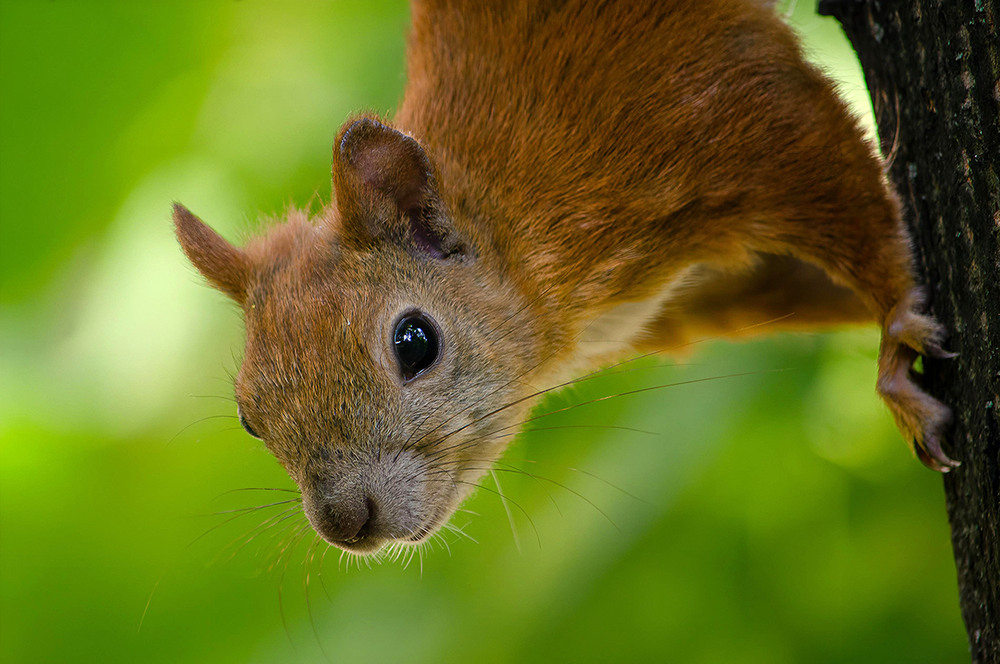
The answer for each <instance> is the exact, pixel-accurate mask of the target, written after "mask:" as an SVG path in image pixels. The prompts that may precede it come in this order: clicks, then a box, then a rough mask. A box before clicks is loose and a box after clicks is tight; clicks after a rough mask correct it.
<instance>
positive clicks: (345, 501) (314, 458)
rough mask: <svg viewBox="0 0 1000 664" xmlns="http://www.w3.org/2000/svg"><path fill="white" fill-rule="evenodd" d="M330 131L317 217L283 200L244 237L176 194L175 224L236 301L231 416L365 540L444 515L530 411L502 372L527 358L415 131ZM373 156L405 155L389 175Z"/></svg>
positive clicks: (417, 532)
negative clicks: (232, 240)
mask: <svg viewBox="0 0 1000 664" xmlns="http://www.w3.org/2000/svg"><path fill="white" fill-rule="evenodd" d="M355 132H359V133H360V134H361V135H353V134H354V133H355ZM338 145H339V150H340V155H339V158H338V156H335V167H334V168H335V176H334V179H335V183H337V202H336V206H331V207H330V208H327V209H326V210H324V211H323V213H322V215H321V217H322V219H321V221H320V222H319V223H318V224H313V223H311V222H310V221H309V220H308V219H306V217H305V215H304V214H301V213H293V214H291V215H290V216H289V218H288V219H287V220H286V222H285V223H284V224H282V225H279V226H277V227H275V228H274V229H272V230H271V232H270V233H269V234H267V235H266V236H264V237H261V238H257V239H255V240H253V241H251V243H250V244H249V245H248V246H247V247H246V248H243V249H239V248H236V247H233V246H232V245H229V244H228V243H227V242H226V241H225V240H223V239H222V238H221V237H220V236H218V235H217V234H215V233H214V231H212V230H211V229H209V228H208V227H207V226H206V225H205V224H203V223H202V222H201V221H200V220H198V219H197V218H196V217H194V216H193V215H192V214H191V213H190V212H188V211H187V210H186V209H184V208H182V207H180V206H177V207H176V208H175V223H176V226H177V233H178V237H179V238H180V240H181V244H182V246H183V248H184V250H185V252H186V253H187V254H188V256H189V258H190V259H191V260H192V262H193V263H194V264H195V266H196V267H197V268H198V269H199V270H200V271H201V272H202V274H204V275H205V276H206V277H207V278H208V279H209V281H210V282H212V283H213V284H214V285H215V286H216V287H218V288H220V289H221V290H223V291H224V292H226V293H228V294H229V295H230V296H231V297H233V298H234V299H235V300H236V301H237V302H239V303H240V304H241V306H242V307H243V311H244V316H245V320H246V335H247V338H246V351H245V355H244V360H243V363H242V366H241V367H240V370H239V373H238V375H237V377H236V384H235V391H236V400H237V404H238V409H239V416H240V422H241V424H243V426H244V428H246V429H247V431H248V432H249V433H250V434H251V435H254V436H256V437H258V438H260V439H261V440H263V441H264V442H265V443H266V445H267V447H268V449H269V450H270V451H271V452H272V453H273V454H274V455H275V457H276V458H277V459H278V460H279V462H281V464H282V465H283V466H284V467H285V469H286V470H287V471H288V473H289V475H290V476H291V477H292V478H293V479H294V480H295V481H296V483H297V484H298V486H299V488H300V491H301V494H302V502H303V508H304V512H305V514H306V516H307V517H308V518H309V521H310V522H311V524H312V525H313V527H314V528H315V529H316V531H317V532H318V533H320V534H321V535H322V536H323V537H324V538H325V539H326V540H327V541H329V542H331V543H332V544H335V545H337V546H340V547H341V548H344V549H347V550H350V551H354V552H357V553H368V552H373V551H375V550H378V549H379V548H381V547H382V546H383V545H384V544H386V543H388V542H390V541H409V542H418V541H421V540H422V539H424V538H426V537H428V536H429V535H430V534H432V533H433V532H435V531H436V530H437V529H438V528H439V527H440V526H441V525H442V524H443V523H444V522H445V521H447V519H448V518H449V517H450V516H451V514H452V512H453V511H454V510H455V508H456V507H457V506H458V504H459V503H460V502H461V501H462V500H463V499H464V498H465V497H466V496H467V495H468V493H469V492H470V491H471V489H472V488H473V486H474V485H475V482H476V481H477V480H478V478H479V477H480V476H481V475H482V474H483V473H484V472H485V471H486V470H487V469H488V468H489V466H490V465H491V464H492V463H493V462H494V461H495V460H496V459H497V458H498V457H499V455H500V453H501V452H502V451H503V448H504V447H505V445H506V441H508V440H509V439H510V437H509V434H510V433H512V432H513V423H515V422H518V421H519V419H520V416H521V415H522V414H523V412H524V408H523V407H522V406H521V403H520V402H519V399H520V398H521V397H522V393H523V391H524V390H525V386H524V383H523V382H520V381H517V380H513V381H512V380H511V376H523V375H524V374H525V373H528V372H530V371H531V369H532V368H533V366H534V364H537V362H538V359H537V357H536V356H537V353H536V352H533V351H532V341H531V339H530V337H531V331H532V327H531V325H530V324H528V322H527V321H528V319H529V316H528V314H527V312H526V311H525V309H526V308H525V307H523V306H520V307H519V306H516V304H515V303H516V302H517V299H516V298H514V297H512V293H511V292H510V291H509V290H508V289H507V288H505V286H504V285H503V284H502V283H497V279H496V277H493V276H490V274H489V273H488V272H487V270H485V269H484V268H483V267H482V266H481V265H480V263H479V262H478V261H477V260H476V259H475V258H474V256H473V252H472V249H471V247H470V245H469V243H468V242H467V241H466V240H465V239H464V238H461V237H459V235H458V233H457V232H456V231H455V230H454V224H453V223H452V221H451V220H450V219H449V218H448V216H447V213H446V212H445V210H444V204H443V203H442V202H441V199H440V196H439V193H438V191H437V187H436V184H435V183H434V181H433V176H432V174H431V168H430V165H429V162H428V161H427V158H426V156H425V155H424V153H423V151H422V149H420V147H419V146H418V145H417V144H416V142H414V141H413V140H412V139H410V138H408V137H406V136H404V135H403V134H400V133H398V132H396V131H395V130H392V129H390V128H388V127H386V126H384V125H382V124H380V123H377V122H374V121H372V120H367V119H364V120H359V121H356V122H354V123H351V124H349V126H348V127H347V128H346V129H345V130H344V132H343V133H342V136H341V139H340V140H339V141H338ZM372 151H374V152H375V153H376V154H370V152H372ZM410 157H412V158H413V160H415V161H416V162H417V163H407V159H408V158H410ZM380 159H386V160H392V163H395V164H399V163H402V164H403V166H402V167H401V168H398V169H397V171H396V172H395V173H389V174H388V175H387V174H386V169H385V168H384V165H383V164H381V163H374V162H378V161H379V160H380ZM366 168H370V169H373V170H371V172H365V171H364V169H366ZM338 169H339V170H340V172H339V173H338ZM521 313H523V314H524V315H519V314H521ZM496 321H503V323H501V324H499V325H498V324H497V322H496Z"/></svg>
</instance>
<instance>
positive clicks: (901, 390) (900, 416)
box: [878, 291, 959, 473]
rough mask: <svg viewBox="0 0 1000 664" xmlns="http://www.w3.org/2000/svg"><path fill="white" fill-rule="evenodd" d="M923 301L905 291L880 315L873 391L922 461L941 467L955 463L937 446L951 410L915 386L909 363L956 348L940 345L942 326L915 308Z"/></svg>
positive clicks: (942, 469)
mask: <svg viewBox="0 0 1000 664" xmlns="http://www.w3.org/2000/svg"><path fill="white" fill-rule="evenodd" d="M922 301H923V300H922V298H921V297H920V293H919V292H917V291H914V292H912V293H910V294H909V296H908V297H906V298H904V299H903V301H901V302H900V303H899V304H898V305H897V306H895V307H893V309H892V310H891V311H890V312H889V315H888V316H887V317H886V320H885V321H884V325H883V328H882V344H881V348H880V351H879V378H878V392H879V394H880V395H881V396H882V398H883V399H884V400H885V402H886V404H887V405H888V406H889V409H890V410H891V411H892V415H893V418H894V419H895V420H896V425H897V426H898V427H899V430H900V431H902V432H903V435H904V436H905V437H906V438H907V440H910V441H912V444H911V448H912V449H913V452H914V453H915V454H916V456H917V458H918V459H920V461H921V463H923V464H924V465H925V466H927V467H928V468H930V469H931V470H936V471H938V472H941V473H946V472H948V471H950V470H951V469H952V468H957V467H958V466H959V462H958V461H955V460H954V459H952V458H950V457H949V456H948V455H947V454H945V452H944V450H943V449H942V448H941V439H942V434H943V433H944V431H945V430H946V429H947V427H948V425H949V424H950V423H951V410H950V409H949V408H948V407H947V406H946V405H944V404H943V403H941V402H940V401H938V400H937V399H935V398H934V397H932V396H931V395H929V394H927V393H926V392H924V391H923V390H922V389H920V387H919V386H918V385H917V384H916V383H915V382H914V380H913V376H912V375H911V372H910V369H911V367H912V366H913V361H914V360H916V359H917V356H918V354H920V355H924V356H925V357H930V358H935V359H951V358H954V357H957V355H958V354H957V353H952V352H950V351H946V350H944V349H943V348H942V347H941V340H942V339H944V337H945V330H944V328H943V327H942V326H941V325H940V324H939V323H938V322H937V321H935V320H934V319H933V318H931V317H930V316H927V315H925V314H921V313H918V312H917V309H918V308H919V307H918V305H919V304H920V303H921V302H922Z"/></svg>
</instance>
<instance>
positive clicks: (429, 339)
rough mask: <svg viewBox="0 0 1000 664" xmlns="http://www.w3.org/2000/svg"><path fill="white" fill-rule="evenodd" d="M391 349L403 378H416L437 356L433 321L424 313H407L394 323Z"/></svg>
mask: <svg viewBox="0 0 1000 664" xmlns="http://www.w3.org/2000/svg"><path fill="white" fill-rule="evenodd" d="M392 342H393V343H392V345H393V350H395V352H396V360H397V361H398V362H399V369H400V372H401V373H402V374H403V378H404V379H406V380H410V379H412V378H416V377H417V376H418V375H419V374H421V373H423V372H424V371H426V370H427V369H428V367H430V366H431V365H432V364H434V361H435V360H436V359H437V357H438V335H437V330H436V329H435V327H434V323H432V322H431V320H430V318H428V317H427V316H425V315H424V314H419V313H415V314H407V315H405V316H403V317H402V318H400V319H399V322H398V323H396V330H395V332H393V335H392Z"/></svg>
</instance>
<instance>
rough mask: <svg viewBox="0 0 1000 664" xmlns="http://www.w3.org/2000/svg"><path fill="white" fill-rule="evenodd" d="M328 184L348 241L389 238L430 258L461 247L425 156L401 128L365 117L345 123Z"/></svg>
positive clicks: (429, 163) (420, 148) (455, 250)
mask: <svg viewBox="0 0 1000 664" xmlns="http://www.w3.org/2000/svg"><path fill="white" fill-rule="evenodd" d="M333 186H334V189H335V192H336V198H337V206H338V208H339V209H340V213H341V217H342V221H343V222H344V230H345V231H346V234H347V236H348V240H349V241H350V240H354V241H355V242H356V243H360V244H367V243H370V242H371V241H372V240H375V239H378V238H389V239H392V240H395V241H403V242H406V243H407V244H408V246H409V247H415V248H416V249H418V250H419V251H420V252H421V253H424V254H430V255H431V256H432V257H435V258H443V257H446V256H450V255H452V254H455V253H460V252H461V251H463V248H462V244H461V243H460V242H459V241H458V239H457V235H456V234H455V233H454V230H453V229H452V228H451V226H450V224H449V223H448V221H447V219H446V218H445V215H444V210H443V205H442V203H441V199H440V196H439V194H438V190H437V183H436V181H435V178H434V171H433V168H432V166H431V162H430V160H429V159H428V157H427V154H426V153H425V152H424V149H423V148H422V147H421V146H420V144H419V143H418V142H417V141H415V140H414V139H412V138H410V137H409V136H407V135H405V134H403V133H402V132H399V131H397V130H395V129H393V128H391V127H389V126H387V125H385V124H383V123H381V122H379V121H378V120H376V119H373V118H367V117H366V118H361V119H358V120H354V121H352V122H348V123H346V124H345V125H344V127H343V128H342V129H341V132H340V136H339V137H338V139H337V145H336V148H335V149H334V159H333ZM400 220H402V221H403V222H404V223H405V227H401V226H400V225H399V221H400Z"/></svg>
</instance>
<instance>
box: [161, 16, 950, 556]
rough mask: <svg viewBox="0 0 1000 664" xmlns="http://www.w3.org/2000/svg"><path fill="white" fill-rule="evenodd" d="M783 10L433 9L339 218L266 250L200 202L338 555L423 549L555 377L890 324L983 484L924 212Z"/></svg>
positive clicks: (267, 430)
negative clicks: (892, 176) (792, 335)
mask: <svg viewBox="0 0 1000 664" xmlns="http://www.w3.org/2000/svg"><path fill="white" fill-rule="evenodd" d="M767 4H768V3H764V2H753V1H751V0H745V1H743V2H733V1H730V0H698V1H694V0H673V1H671V2H658V1H654V0H650V1H648V2H627V3H613V2H600V1H583V0H564V1H555V2H538V3H536V2H527V1H518V2H495V1H492V0H491V1H488V2H477V3H465V2H457V1H446V0H419V1H416V2H414V3H413V8H412V20H413V28H412V32H411V34H410V42H409V49H408V54H407V58H408V65H407V87H406V91H405V94H404V97H403V100H402V102H401V104H400V107H399V109H398V112H397V114H396V116H395V118H394V120H393V121H392V122H391V123H390V122H388V121H386V120H383V119H380V118H377V117H375V116H372V115H361V116H358V117H355V118H352V119H350V120H348V121H347V122H346V123H345V124H344V125H343V127H342V128H341V130H340V132H339V135H338V137H337V139H336V142H335V145H334V155H333V185H334V190H335V200H334V202H333V203H332V204H330V205H329V206H327V207H325V208H324V209H323V210H322V211H321V212H320V213H319V215H318V216H317V218H316V219H309V218H307V216H306V215H305V214H304V213H292V214H290V215H289V217H288V219H287V220H285V222H284V223H283V224H281V225H278V226H276V227H274V228H273V229H271V230H270V231H269V232H268V233H267V234H266V235H264V236H262V237H258V238H255V239H253V240H252V241H251V242H250V243H249V244H248V245H247V246H246V247H244V248H237V247H234V246H233V245H231V244H229V243H228V242H227V241H225V240H224V239H222V238H221V237H220V236H218V235H217V234H216V233H215V232H214V231H212V230H211V229H210V228H209V227H208V226H206V225H205V224H204V223H202V222H201V221H200V220H199V219H197V218H196V217H195V216H194V215H193V214H191V213H190V212H189V211H187V210H186V209H185V208H183V207H181V206H175V212H174V220H175V224H176V229H177V234H178V238H179V240H180V243H181V246H182V248H183V249H184V251H185V253H186V254H187V256H188V257H189V259H190V260H191V261H192V263H193V264H194V265H195V266H196V267H197V268H198V270H199V271H200V272H201V273H202V274H203V275H204V276H205V277H206V278H207V279H208V280H209V281H210V282H211V283H212V284H213V285H214V286H216V287H217V288H219V289H221V290H222V291H224V292H226V293H227V294H229V295H230V296H231V297H233V298H234V299H235V300H236V301H237V302H239V303H240V305H241V306H242V307H243V310H244V314H245V319H246V329H247V345H246V354H245V358H244V361H243V364H242V366H241V368H240V371H239V374H238V376H237V379H236V386H235V387H236V396H237V402H238V404H239V410H240V418H241V421H242V422H243V424H244V426H245V427H246V428H247V430H248V431H250V432H251V433H253V434H255V435H258V436H259V437H261V438H262V439H263V440H264V441H265V442H266V443H267V445H268V448H269V449H270V450H271V451H272V452H273V453H274V454H275V456H276V457H277V458H278V460H279V461H280V462H281V463H282V464H283V465H284V466H285V468H286V469H287V470H288V472H289V474H290V475H291V476H292V478H293V479H294V480H295V481H296V482H297V483H298V485H299V488H300V490H301V492H302V498H303V507H304V511H305V513H306V515H307V516H308V517H309V519H310V521H311V523H312V525H313V526H314V527H315V528H316V530H317V531H318V532H319V533H320V534H321V535H322V536H323V537H324V538H326V539H327V540H328V541H329V542H331V543H333V544H335V545H337V546H340V547H342V548H344V549H347V550H350V551H355V552H358V553H368V552H372V551H376V550H378V549H379V548H380V547H381V546H383V545H384V544H386V543H388V542H391V541H404V542H417V541H421V540H422V539H424V538H426V537H427V536H429V535H430V534H431V533H432V532H434V531H435V530H436V529H437V528H439V527H440V526H441V525H442V524H443V523H444V522H445V521H447V519H448V518H449V517H450V516H451V514H452V513H453V511H454V510H455V509H456V508H457V506H458V505H459V503H460V502H461V501H462V500H463V499H464V498H465V497H466V496H467V495H468V493H469V492H470V490H471V488H472V487H473V486H474V485H475V482H476V481H477V480H478V478H479V477H480V476H481V475H482V474H483V473H484V472H485V471H486V470H487V469H488V468H489V466H490V464H492V463H493V461H495V460H496V459H497V458H498V457H499V455H500V454H501V453H502V452H503V450H504V448H505V447H506V444H507V441H509V440H510V434H511V433H513V432H514V431H516V429H517V427H518V426H519V423H521V422H522V420H523V418H524V417H525V415H526V412H527V409H528V408H529V407H530V405H531V398H532V396H533V395H534V394H535V393H536V391H537V386H539V385H542V386H546V387H547V386H552V385H556V384H558V383H559V381H560V380H562V379H563V378H564V377H565V376H567V375H572V374H573V373H574V372H575V373H579V372H582V371H585V370H587V369H588V368H594V367H595V366H597V365H599V364H600V363H601V362H607V361H610V360H613V359H615V358H620V357H621V356H622V355H623V354H626V353H628V352H636V351H637V350H638V351H651V350H658V349H661V350H665V351H669V350H671V349H676V348H677V347H678V346H680V345H682V344H684V343H686V342H687V341H689V340H691V339H693V338H696V337H698V336H701V335H705V334H711V335H716V336H739V335H742V334H746V333H748V331H750V330H752V328H753V326H754V325H759V324H761V323H764V322H766V321H774V320H777V322H776V323H775V324H773V325H768V326H767V329H768V330H772V329H775V328H778V329H781V328H798V327H815V326H818V325H826V324H833V323H842V322H861V321H874V322H875V323H877V324H878V325H880V326H881V329H882V342H881V347H880V357H879V379H878V386H877V387H878V390H879V393H880V394H881V395H882V397H883V398H884V399H885V401H886V403H887V404H888V405H889V407H890V410H891V411H892V413H893V415H894V417H895V419H896V422H897V424H898V425H899V427H900V429H901V431H902V432H903V434H904V436H905V437H906V438H907V440H908V441H912V442H913V449H914V450H915V451H916V453H917V455H918V456H919V458H920V459H921V460H922V461H923V462H924V463H925V464H926V465H928V466H930V467H932V468H935V469H937V470H947V469H949V468H951V467H952V466H954V465H956V464H955V462H954V461H952V460H951V459H950V458H948V456H947V455H946V454H945V453H944V452H943V451H942V449H941V445H940V441H941V437H942V433H943V431H944V429H945V427H946V425H947V423H948V418H949V410H948V408H947V407H946V406H944V405H943V404H941V403H940V402H938V401H936V400H935V399H933V398H932V397H930V396H929V395H927V394H926V393H924V392H923V391H921V390H920V389H919V388H918V387H917V386H916V385H915V384H914V383H913V381H912V378H911V376H910V369H911V366H912V363H913V361H914V360H915V359H916V357H917V356H918V354H920V353H923V354H927V355H931V356H935V357H945V356H947V355H948V354H947V353H946V352H945V351H944V350H942V348H941V341H942V338H943V330H942V329H941V327H940V326H939V325H938V324H937V323H936V322H935V321H934V320H933V319H932V318H930V317H929V316H927V315H925V314H924V313H922V312H921V310H920V309H921V307H922V305H923V302H922V298H921V297H920V291H919V289H918V288H917V287H916V282H915V279H914V274H913V266H912V256H911V253H910V248H909V238H908V235H907V231H906V229H905V227H904V225H903V223H902V220H901V214H900V205H899V203H898V201H897V199H896V197H895V195H894V194H893V192H892V191H891V189H890V188H889V186H888V184H887V182H886V179H885V176H884V173H883V169H882V162H881V160H880V158H879V157H878V156H876V154H875V153H874V152H873V150H872V148H871V146H870V145H869V144H868V143H867V142H866V141H865V139H864V138H863V135H862V132H861V130H860V129H859V128H858V126H857V123H856V121H855V120H854V118H853V117H852V116H851V114H850V113H849V111H848V109H847V108H846V106H845V104H844V103H843V102H842V101H841V100H840V99H839V98H838V97H837V95H836V93H835V91H834V89H833V86H832V84H831V83H830V82H829V81H827V80H826V79H825V78H824V77H823V76H822V75H821V74H820V73H818V72H817V71H816V70H815V69H814V68H813V67H811V66H810V65H809V64H807V63H806V62H805V61H804V60H803V59H802V56H801V53H800V50H799V47H798V45H797V43H796V41H795V39H794V36H793V35H792V33H791V32H790V30H789V29H788V28H787V26H785V25H784V24H783V22H782V21H781V20H780V19H779V18H778V17H777V16H776V15H775V14H774V12H773V10H772V9H771V8H770V7H768V6H767ZM532 385H534V386H535V387H531V386H532Z"/></svg>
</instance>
